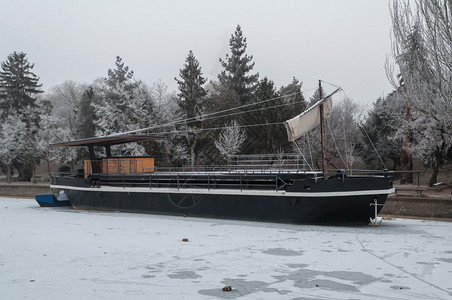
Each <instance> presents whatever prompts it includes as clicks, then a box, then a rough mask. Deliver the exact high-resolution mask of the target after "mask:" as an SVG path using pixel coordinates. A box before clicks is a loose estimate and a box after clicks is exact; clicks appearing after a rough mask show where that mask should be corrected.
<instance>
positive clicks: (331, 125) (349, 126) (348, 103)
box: [326, 98, 362, 169]
mask: <svg viewBox="0 0 452 300" xmlns="http://www.w3.org/2000/svg"><path fill="white" fill-rule="evenodd" d="M360 112H361V111H360V107H359V106H358V104H356V103H355V102H354V101H353V100H352V99H350V98H344V99H343V101H341V102H339V103H338V104H337V105H335V107H334V109H333V111H332V112H331V114H330V116H329V117H328V120H327V124H326V127H327V128H326V132H327V138H328V139H330V140H331V142H330V143H329V145H330V147H329V151H328V150H327V151H328V157H330V164H332V165H335V161H337V158H339V159H340V161H341V163H343V164H344V165H345V168H347V169H353V165H354V164H355V163H356V162H357V161H358V158H359V150H360V148H361V145H362V140H361V135H360V134H359V133H360V132H359V127H358V117H359V114H360ZM335 158H336V159H335ZM336 168H337V169H338V168H339V167H338V166H337V165H336Z"/></svg>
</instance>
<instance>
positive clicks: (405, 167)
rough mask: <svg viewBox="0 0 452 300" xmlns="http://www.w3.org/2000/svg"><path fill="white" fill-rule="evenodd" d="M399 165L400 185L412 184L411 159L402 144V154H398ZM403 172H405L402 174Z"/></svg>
mask: <svg viewBox="0 0 452 300" xmlns="http://www.w3.org/2000/svg"><path fill="white" fill-rule="evenodd" d="M400 165H401V167H402V176H401V178H400V183H401V184H405V183H413V173H412V172H411V171H413V158H412V156H411V154H410V153H408V151H407V150H406V149H405V147H404V146H403V144H402V153H401V154H400ZM404 171H405V172H404Z"/></svg>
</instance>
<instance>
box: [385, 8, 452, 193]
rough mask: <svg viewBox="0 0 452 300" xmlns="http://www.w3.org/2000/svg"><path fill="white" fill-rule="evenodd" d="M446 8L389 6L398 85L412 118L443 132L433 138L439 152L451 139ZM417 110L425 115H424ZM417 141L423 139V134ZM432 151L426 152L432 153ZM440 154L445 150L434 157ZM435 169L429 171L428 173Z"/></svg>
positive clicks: (451, 45)
mask: <svg viewBox="0 0 452 300" xmlns="http://www.w3.org/2000/svg"><path fill="white" fill-rule="evenodd" d="M451 9H452V2H451V1H449V0H416V1H414V4H413V3H412V2H409V1H393V3H392V9H391V17H392V25H393V56H394V60H395V63H396V65H397V67H398V70H399V73H400V77H401V78H402V79H403V86H402V87H401V88H402V89H403V91H404V93H405V95H406V98H407V103H408V105H409V107H410V109H411V113H412V116H411V118H412V119H413V120H414V121H416V122H418V123H422V124H430V125H429V127H430V128H436V129H439V130H440V132H441V131H443V132H444V133H446V134H439V135H436V138H435V139H433V141H435V142H436V145H435V147H436V149H437V150H438V151H441V152H442V151H443V150H441V149H444V151H447V149H448V148H449V147H450V145H451V144H452V139H451V137H450V136H449V134H448V133H449V132H451V131H452V119H451V118H450V116H451V115H452V102H451V99H452V76H450V70H451V69H452V60H451V59H450V57H452V26H451V19H452V16H451ZM388 69H390V68H388ZM390 71H391V70H390ZM389 73H391V72H389ZM392 82H393V83H395V84H394V85H395V88H399V86H397V81H396V80H394V79H393V80H392ZM421 115H422V116H423V117H425V118H427V120H423V119H422V118H423V117H422V116H421ZM417 118H421V120H417ZM424 132H425V133H427V132H428V133H432V132H434V131H430V130H425V131H424ZM418 138H420V137H418ZM425 139H427V140H429V139H430V136H425ZM413 141H414V140H413ZM417 143H422V139H418V140H417ZM411 144H412V145H414V144H413V143H411ZM421 148H422V149H425V147H421ZM418 150H419V148H417V151H418ZM435 152H436V151H434V152H431V151H430V153H431V154H432V155H433V154H434V153H435ZM443 156H444V153H443V154H442V155H438V156H437V157H443ZM439 165H441V163H440V162H438V163H435V166H439ZM436 173H437V172H436V170H434V172H433V175H435V174H436ZM435 181H436V178H431V179H430V182H429V184H431V183H432V182H435Z"/></svg>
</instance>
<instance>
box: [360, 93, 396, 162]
mask: <svg viewBox="0 0 452 300" xmlns="http://www.w3.org/2000/svg"><path fill="white" fill-rule="evenodd" d="M403 102H404V101H403V97H402V96H401V95H399V93H397V92H392V93H391V94H389V95H388V96H386V98H379V99H377V101H376V102H375V103H374V104H373V107H372V109H371V110H370V111H369V115H368V116H367V118H366V120H365V121H364V123H363V124H361V125H360V131H361V136H362V141H363V147H362V149H361V157H362V158H363V160H364V163H365V164H366V166H367V167H368V168H370V169H381V168H382V167H383V166H382V164H381V162H380V158H379V157H378V155H380V157H381V159H382V160H383V162H385V163H386V162H387V161H388V160H390V161H392V166H391V168H392V169H393V170H395V168H396V167H397V166H398V165H400V162H401V161H400V149H401V147H402V141H401V137H400V134H398V133H397V130H398V128H400V127H402V122H403V121H402V119H403V114H404V112H403V111H404V105H403ZM374 147H375V149H376V150H375V149H374ZM376 151H377V152H378V154H377V152H376Z"/></svg>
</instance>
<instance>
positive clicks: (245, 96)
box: [218, 25, 259, 104]
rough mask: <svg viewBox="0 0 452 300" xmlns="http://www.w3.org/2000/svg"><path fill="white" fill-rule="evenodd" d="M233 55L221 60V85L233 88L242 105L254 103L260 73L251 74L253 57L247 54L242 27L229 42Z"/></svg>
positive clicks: (238, 27) (227, 55) (219, 77)
mask: <svg viewBox="0 0 452 300" xmlns="http://www.w3.org/2000/svg"><path fill="white" fill-rule="evenodd" d="M229 47H230V49H231V54H230V55H229V54H226V59H225V60H222V59H221V58H220V63H221V66H222V67H223V68H224V70H223V71H221V73H220V74H219V75H218V79H219V80H220V83H221V84H223V85H226V86H229V87H230V88H232V89H233V90H234V91H235V92H236V93H237V94H238V95H239V97H240V103H241V104H245V103H249V102H251V101H252V95H253V92H254V90H255V88H256V83H257V81H258V79H259V73H256V74H249V73H250V72H251V71H252V70H253V68H254V62H251V61H252V60H253V56H252V55H251V56H248V54H246V47H247V43H246V38H245V37H244V36H243V33H242V29H241V28H240V25H237V28H236V30H235V32H234V34H233V35H231V38H230V40H229Z"/></svg>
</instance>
